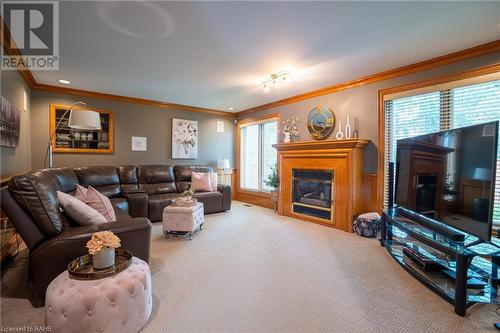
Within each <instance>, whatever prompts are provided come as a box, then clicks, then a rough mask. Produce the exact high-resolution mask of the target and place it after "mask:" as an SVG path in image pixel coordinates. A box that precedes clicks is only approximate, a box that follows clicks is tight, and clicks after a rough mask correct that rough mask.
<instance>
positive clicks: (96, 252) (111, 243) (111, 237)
mask: <svg viewBox="0 0 500 333" xmlns="http://www.w3.org/2000/svg"><path fill="white" fill-rule="evenodd" d="M120 246H121V244H120V238H118V237H117V236H116V235H115V234H114V233H112V232H111V231H100V232H96V233H94V234H92V238H91V239H90V240H89V241H88V242H87V249H89V253H90V254H91V255H92V264H93V266H94V268H95V269H104V268H108V267H111V266H113V265H114V264H115V249H116V248H119V247H120Z"/></svg>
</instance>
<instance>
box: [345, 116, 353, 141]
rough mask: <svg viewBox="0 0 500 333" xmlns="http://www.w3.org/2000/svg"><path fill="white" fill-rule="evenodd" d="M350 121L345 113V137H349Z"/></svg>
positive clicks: (350, 132)
mask: <svg viewBox="0 0 500 333" xmlns="http://www.w3.org/2000/svg"><path fill="white" fill-rule="evenodd" d="M351 134H352V131H351V123H350V122H349V114H347V124H346V125H345V138H346V139H350V138H351Z"/></svg>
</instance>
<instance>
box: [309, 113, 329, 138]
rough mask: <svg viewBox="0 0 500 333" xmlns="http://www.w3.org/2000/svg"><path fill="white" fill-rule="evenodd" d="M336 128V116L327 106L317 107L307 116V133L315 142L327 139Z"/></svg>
mask: <svg viewBox="0 0 500 333" xmlns="http://www.w3.org/2000/svg"><path fill="white" fill-rule="evenodd" d="M334 127H335V115H334V114H333V111H332V110H331V109H330V108H329V107H327V106H323V107H322V106H320V105H318V106H316V107H315V108H314V109H312V110H311V112H309V115H308V116H307V131H308V132H309V135H311V137H312V138H313V139H315V140H325V139H327V138H328V137H329V136H330V135H331V134H332V131H333V128H334Z"/></svg>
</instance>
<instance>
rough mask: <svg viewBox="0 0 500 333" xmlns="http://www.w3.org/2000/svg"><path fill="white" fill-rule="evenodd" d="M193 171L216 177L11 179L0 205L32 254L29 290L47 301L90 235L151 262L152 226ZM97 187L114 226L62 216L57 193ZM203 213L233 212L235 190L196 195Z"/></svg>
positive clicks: (55, 175) (181, 169)
mask: <svg viewBox="0 0 500 333" xmlns="http://www.w3.org/2000/svg"><path fill="white" fill-rule="evenodd" d="M193 171H199V172H207V171H212V168H211V167H209V166H196V165H190V166H184V165H183V166H175V167H172V166H168V165H141V166H121V167H112V166H102V167H94V166H93V167H79V168H73V169H71V168H52V169H43V170H36V171H32V172H29V173H27V174H25V175H21V176H16V177H13V178H12V179H11V180H10V182H9V186H8V187H7V188H4V189H2V190H1V191H0V200H1V201H0V203H1V206H2V209H3V211H4V212H5V213H6V214H7V216H8V217H9V219H10V220H11V221H12V223H13V225H14V226H15V227H16V230H17V232H18V233H19V234H20V236H21V237H22V239H23V240H24V242H25V243H26V245H27V246H28V248H29V251H30V262H29V276H28V281H29V287H30V289H31V290H32V291H33V293H34V297H35V298H39V299H43V298H44V297H45V291H46V289H47V287H48V285H49V284H50V282H51V281H52V280H53V279H54V278H55V277H56V276H57V275H59V274H60V273H61V272H63V271H64V270H65V269H66V268H67V265H68V263H69V262H70V261H71V260H73V259H75V258H77V257H79V256H81V255H84V254H85V253H86V252H87V251H86V248H85V245H86V243H87V241H88V240H89V239H90V236H91V234H92V233H94V232H97V231H103V230H111V231H113V232H114V233H115V234H116V235H117V236H118V237H120V239H121V244H122V249H126V250H129V251H131V252H132V253H133V254H134V255H135V256H136V257H139V258H141V259H143V260H146V261H148V260H149V246H150V237H151V222H150V220H151V221H161V217H162V212H163V208H164V207H165V206H167V205H169V204H171V202H172V199H173V198H176V197H179V196H180V193H182V191H184V190H185V189H186V188H188V187H189V185H190V181H191V173H192V172H193ZM77 184H80V185H83V186H89V185H90V186H93V187H95V188H96V189H97V190H98V191H100V192H101V193H103V194H104V195H106V196H108V197H109V198H110V200H111V202H112V203H113V205H114V206H115V208H120V209H115V213H116V221H115V222H110V223H104V224H100V225H92V226H78V225H77V224H76V223H75V222H74V221H71V219H70V218H69V217H68V216H66V215H65V214H64V213H62V212H61V210H60V208H59V202H58V200H57V191H62V192H65V193H74V191H75V190H76V185H77ZM194 197H196V198H197V199H198V200H199V201H201V202H203V203H204V205H205V213H214V212H221V211H225V210H229V209H230V208H231V187H229V186H218V191H216V192H206V193H195V195H194Z"/></svg>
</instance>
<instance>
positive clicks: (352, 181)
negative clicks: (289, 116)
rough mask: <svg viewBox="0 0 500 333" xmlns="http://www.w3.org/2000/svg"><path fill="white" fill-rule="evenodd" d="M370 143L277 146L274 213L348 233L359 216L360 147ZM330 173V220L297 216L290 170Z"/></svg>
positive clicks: (329, 142) (361, 162) (316, 142)
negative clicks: (277, 196) (331, 173)
mask: <svg viewBox="0 0 500 333" xmlns="http://www.w3.org/2000/svg"><path fill="white" fill-rule="evenodd" d="M369 143H370V140H365V139H352V140H332V141H305V142H292V143H278V144H275V145H273V147H274V148H276V150H277V151H278V164H279V175H280V188H279V191H280V194H279V200H278V214H280V215H286V216H291V217H295V218H298V219H301V220H305V221H309V222H314V223H319V224H322V225H326V226H330V227H333V228H337V229H340V230H344V231H347V232H352V231H353V230H352V223H353V219H354V217H355V216H356V215H358V214H360V213H362V211H361V210H362V208H361V207H362V202H361V183H362V179H361V178H362V175H361V174H362V169H363V148H364V147H365V146H366V145H368V144H369ZM294 169H305V170H332V171H333V176H332V178H333V181H332V186H333V200H332V206H331V211H332V214H331V218H330V219H329V220H328V219H324V218H319V217H315V216H310V215H306V214H302V213H297V212H295V211H294V209H293V176H292V173H293V170H294Z"/></svg>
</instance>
